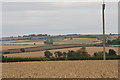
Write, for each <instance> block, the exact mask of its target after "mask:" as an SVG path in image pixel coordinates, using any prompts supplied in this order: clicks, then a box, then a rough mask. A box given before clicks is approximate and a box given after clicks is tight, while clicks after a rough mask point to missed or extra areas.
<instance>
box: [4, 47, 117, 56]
mask: <svg viewBox="0 0 120 80" xmlns="http://www.w3.org/2000/svg"><path fill="white" fill-rule="evenodd" d="M80 48H81V47H74V48H64V49H55V50H49V51H51V52H52V53H54V52H55V51H61V52H67V51H68V50H74V51H76V50H79V49H80ZM86 49H87V52H88V54H90V55H91V56H92V55H93V54H94V53H95V52H99V51H102V50H103V47H86ZM109 49H114V50H115V51H116V52H117V53H118V47H106V51H107V52H108V51H109ZM4 56H7V57H23V58H26V57H44V51H36V52H24V53H15V54H4Z"/></svg>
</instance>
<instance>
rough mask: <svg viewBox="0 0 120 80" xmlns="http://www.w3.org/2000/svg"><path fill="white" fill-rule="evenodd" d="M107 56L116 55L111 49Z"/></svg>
mask: <svg viewBox="0 0 120 80" xmlns="http://www.w3.org/2000/svg"><path fill="white" fill-rule="evenodd" d="M109 55H110V56H112V55H117V54H116V52H115V51H114V50H113V49H109Z"/></svg>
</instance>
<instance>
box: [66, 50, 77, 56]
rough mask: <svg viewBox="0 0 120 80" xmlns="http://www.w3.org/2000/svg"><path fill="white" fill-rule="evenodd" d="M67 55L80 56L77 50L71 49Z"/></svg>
mask: <svg viewBox="0 0 120 80" xmlns="http://www.w3.org/2000/svg"><path fill="white" fill-rule="evenodd" d="M67 56H68V57H78V54H76V52H75V51H73V50H69V51H68V52H67Z"/></svg>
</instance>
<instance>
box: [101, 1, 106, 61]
mask: <svg viewBox="0 0 120 80" xmlns="http://www.w3.org/2000/svg"><path fill="white" fill-rule="evenodd" d="M102 27H103V60H106V55H105V53H106V49H105V47H106V45H105V44H106V36H105V2H104V0H103V3H102Z"/></svg>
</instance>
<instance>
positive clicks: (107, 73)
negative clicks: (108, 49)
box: [2, 60, 118, 78]
mask: <svg viewBox="0 0 120 80" xmlns="http://www.w3.org/2000/svg"><path fill="white" fill-rule="evenodd" d="M2 65H3V69H2V70H3V72H2V73H3V74H2V77H3V78H118V61H117V60H113V61H111V60H108V61H45V62H42V61H41V62H16V63H2Z"/></svg>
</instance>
